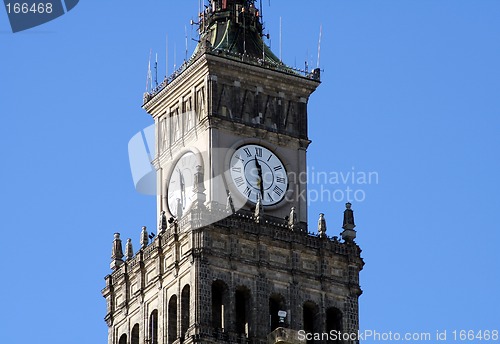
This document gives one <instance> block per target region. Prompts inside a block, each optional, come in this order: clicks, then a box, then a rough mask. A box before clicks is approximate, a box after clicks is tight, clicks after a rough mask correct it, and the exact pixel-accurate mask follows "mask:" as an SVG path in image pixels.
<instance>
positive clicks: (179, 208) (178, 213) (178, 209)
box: [175, 198, 182, 220]
mask: <svg viewBox="0 0 500 344" xmlns="http://www.w3.org/2000/svg"><path fill="white" fill-rule="evenodd" d="M175 217H177V219H179V220H180V219H181V217H182V202H181V199H180V198H177V207H176V209H175Z"/></svg>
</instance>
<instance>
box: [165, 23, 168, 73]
mask: <svg viewBox="0 0 500 344" xmlns="http://www.w3.org/2000/svg"><path fill="white" fill-rule="evenodd" d="M165 43H166V44H165V47H166V49H165V50H166V58H165V62H166V63H167V64H166V66H165V79H166V78H168V33H167V35H166V38H165Z"/></svg>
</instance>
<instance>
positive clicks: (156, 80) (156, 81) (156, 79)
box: [155, 53, 158, 87]
mask: <svg viewBox="0 0 500 344" xmlns="http://www.w3.org/2000/svg"><path fill="white" fill-rule="evenodd" d="M155 87H158V53H156V58H155Z"/></svg>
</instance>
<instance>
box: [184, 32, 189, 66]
mask: <svg viewBox="0 0 500 344" xmlns="http://www.w3.org/2000/svg"><path fill="white" fill-rule="evenodd" d="M187 30H188V29H187V26H186V25H184V34H185V36H186V56H185V58H184V62H187V59H188V31H187Z"/></svg>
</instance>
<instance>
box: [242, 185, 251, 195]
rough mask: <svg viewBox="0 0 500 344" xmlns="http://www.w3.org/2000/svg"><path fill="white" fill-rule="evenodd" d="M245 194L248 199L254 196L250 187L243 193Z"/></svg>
mask: <svg viewBox="0 0 500 344" xmlns="http://www.w3.org/2000/svg"><path fill="white" fill-rule="evenodd" d="M243 193H244V194H245V195H246V196H247V197H248V198H250V195H251V194H252V190H251V189H250V187H248V186H247V187H246V189H245V191H243Z"/></svg>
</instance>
